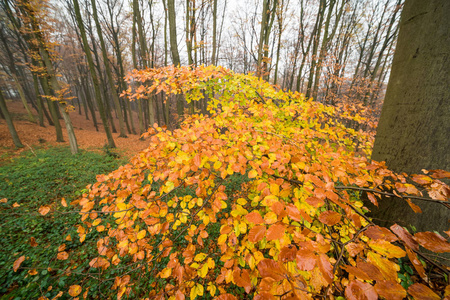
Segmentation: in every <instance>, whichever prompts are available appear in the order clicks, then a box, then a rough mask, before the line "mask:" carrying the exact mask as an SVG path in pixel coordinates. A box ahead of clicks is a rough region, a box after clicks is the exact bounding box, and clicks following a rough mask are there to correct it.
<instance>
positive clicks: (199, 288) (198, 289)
mask: <svg viewBox="0 0 450 300" xmlns="http://www.w3.org/2000/svg"><path fill="white" fill-rule="evenodd" d="M203 292H204V289H203V285H201V284H199V283H197V295H199V296H203Z"/></svg>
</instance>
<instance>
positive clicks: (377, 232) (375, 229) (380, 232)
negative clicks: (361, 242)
mask: <svg viewBox="0 0 450 300" xmlns="http://www.w3.org/2000/svg"><path fill="white" fill-rule="evenodd" d="M364 235H365V236H367V237H369V238H371V239H373V240H379V239H382V240H386V241H388V242H395V241H396V240H397V237H396V236H395V234H393V233H392V232H390V231H389V229H387V228H384V227H380V226H376V225H375V226H370V227H369V228H367V229H366V231H364Z"/></svg>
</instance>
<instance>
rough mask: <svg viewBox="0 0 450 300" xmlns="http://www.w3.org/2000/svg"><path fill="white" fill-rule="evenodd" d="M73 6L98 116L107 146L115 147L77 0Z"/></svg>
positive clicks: (74, 0)
mask: <svg viewBox="0 0 450 300" xmlns="http://www.w3.org/2000/svg"><path fill="white" fill-rule="evenodd" d="M73 6H74V10H75V15H76V20H77V23H78V28H79V29H80V35H81V38H82V41H83V49H84V52H85V53H86V58H87V60H88V63H89V70H90V72H91V77H92V81H93V84H94V90H95V99H96V101H97V105H98V110H99V112H100V117H101V119H102V122H103V127H104V128H105V132H106V138H107V139H108V146H109V147H111V148H115V147H116V144H115V143H114V139H113V136H112V134H111V130H110V129H109V126H108V119H107V118H106V113H105V109H104V107H103V103H102V99H101V93H100V88H99V83H98V77H97V74H96V73H95V67H94V61H93V59H92V54H91V49H89V44H88V41H87V37H86V30H85V28H84V24H83V20H82V19H81V12H80V6H79V4H78V0H73Z"/></svg>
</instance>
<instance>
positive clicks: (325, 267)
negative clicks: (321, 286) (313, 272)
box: [317, 253, 334, 284]
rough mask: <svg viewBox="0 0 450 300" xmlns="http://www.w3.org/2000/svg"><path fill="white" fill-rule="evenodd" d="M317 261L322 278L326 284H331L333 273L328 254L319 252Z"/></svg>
mask: <svg viewBox="0 0 450 300" xmlns="http://www.w3.org/2000/svg"><path fill="white" fill-rule="evenodd" d="M317 263H318V266H319V270H320V272H321V273H322V276H323V278H325V280H326V281H327V282H328V284H331V283H332V282H333V277H334V275H333V266H332V265H331V263H330V260H329V259H328V256H326V255H325V254H323V253H321V254H320V256H319V259H318V260H317Z"/></svg>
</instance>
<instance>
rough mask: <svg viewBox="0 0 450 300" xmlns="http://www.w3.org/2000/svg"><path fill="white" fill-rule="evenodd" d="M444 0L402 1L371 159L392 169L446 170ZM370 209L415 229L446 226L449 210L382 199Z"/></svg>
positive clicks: (449, 71) (449, 58)
mask: <svg viewBox="0 0 450 300" xmlns="http://www.w3.org/2000/svg"><path fill="white" fill-rule="evenodd" d="M449 12H450V1H448V0H429V1H422V0H407V1H406V2H405V6H404V9H403V12H402V16H401V21H400V29H399V36H398V42H397V48H396V50H395V54H394V60H393V64H392V71H391V76H390V79H389V84H388V87H387V92H386V98H385V101H384V105H383V108H382V112H381V117H380V121H379V125H378V130H377V135H376V138H375V145H374V149H373V153H372V159H374V160H378V161H386V164H387V166H388V167H389V168H391V169H392V170H394V171H397V172H406V173H409V174H411V173H420V172H421V170H422V169H444V170H447V171H450V156H449V153H450V152H449V149H450V139H449V132H450V101H449V99H450V90H449V88H448V83H449V82H450V43H449V37H450V18H448V14H449ZM384 202H385V203H383V204H382V205H381V204H380V207H382V208H383V209H382V210H378V211H375V212H374V215H375V216H376V217H377V218H379V219H384V220H388V221H394V220H395V221H399V220H400V221H402V222H403V223H404V224H412V225H414V226H415V227H416V228H417V230H419V231H425V230H439V231H443V230H448V228H449V223H448V220H449V217H450V210H449V209H440V207H437V206H436V204H434V203H421V205H420V207H421V208H422V211H423V213H422V214H420V215H419V214H415V213H413V212H412V210H411V209H410V208H405V207H403V204H404V201H403V200H397V201H396V200H392V199H387V200H386V201H384Z"/></svg>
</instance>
